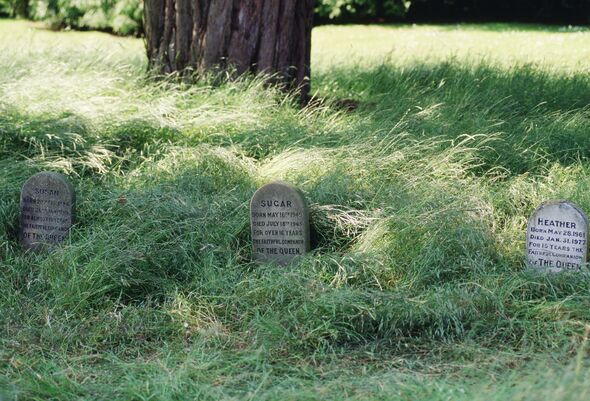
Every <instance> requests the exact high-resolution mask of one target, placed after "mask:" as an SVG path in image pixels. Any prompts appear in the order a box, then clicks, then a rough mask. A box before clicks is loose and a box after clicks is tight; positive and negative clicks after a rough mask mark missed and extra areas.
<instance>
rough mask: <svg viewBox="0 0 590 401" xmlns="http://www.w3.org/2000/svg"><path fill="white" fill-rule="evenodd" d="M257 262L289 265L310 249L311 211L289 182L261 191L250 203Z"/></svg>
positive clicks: (276, 183) (273, 185) (279, 182)
mask: <svg viewBox="0 0 590 401" xmlns="http://www.w3.org/2000/svg"><path fill="white" fill-rule="evenodd" d="M250 222H251V229H252V246H253V250H254V258H255V259H256V260H258V261H262V262H275V263H277V264H280V265H288V264H289V263H291V262H292V261H293V260H294V259H297V258H298V257H301V256H303V255H305V253H307V252H308V251H309V249H310V242H309V210H308V207H307V203H306V202H305V198H304V196H303V194H302V193H301V192H300V191H299V190H298V189H297V188H295V187H293V186H292V185H290V184H287V183H286V182H281V181H277V182H273V183H270V184H267V185H265V186H263V187H262V188H260V189H258V191H256V193H255V194H254V196H253V197H252V201H251V202H250Z"/></svg>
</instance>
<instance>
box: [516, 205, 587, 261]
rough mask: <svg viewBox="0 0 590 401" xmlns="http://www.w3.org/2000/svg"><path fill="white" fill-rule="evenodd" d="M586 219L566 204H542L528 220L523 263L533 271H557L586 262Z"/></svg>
mask: <svg viewBox="0 0 590 401" xmlns="http://www.w3.org/2000/svg"><path fill="white" fill-rule="evenodd" d="M587 241H588V217H587V216H586V215H585V214H584V212H583V211H582V210H581V209H580V208H579V207H578V206H576V205H575V204H573V203H572V202H568V201H550V202H545V203H543V204H542V205H541V206H539V208H538V209H537V210H535V212H534V213H533V215H532V216H531V217H530V219H529V222H528V228H527V241H526V252H527V260H528V263H529V264H530V265H532V266H533V267H535V268H538V269H543V270H548V271H551V272H560V271H562V270H578V269H579V268H580V267H581V266H582V265H584V264H585V263H586V256H587V249H588V242H587Z"/></svg>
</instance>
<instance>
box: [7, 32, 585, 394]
mask: <svg viewBox="0 0 590 401" xmlns="http://www.w3.org/2000/svg"><path fill="white" fill-rule="evenodd" d="M314 35H315V39H314V40H315V42H314V58H313V63H314V65H313V70H314V74H315V75H314V88H315V91H316V96H318V97H319V98H322V99H323V101H322V102H315V103H313V104H312V105H311V106H309V107H308V108H305V109H299V108H298V107H296V106H295V105H294V102H293V101H292V99H290V98H289V97H286V96H284V95H283V94H281V93H279V92H277V91H275V90H273V89H272V88H267V87H266V86H265V85H264V82H263V80H262V79H252V78H244V79H241V80H238V81H235V82H229V83H228V82H219V80H218V79H216V78H215V77H210V78H208V79H204V80H203V81H201V82H200V83H199V84H197V85H187V84H183V83H180V82H176V81H174V80H169V81H165V82H151V81H150V80H149V79H147V78H146V76H145V74H144V69H145V65H144V64H145V60H144V58H143V49H142V44H141V42H140V41H137V40H134V39H128V38H113V37H109V36H106V35H102V34H97V33H52V32H46V31H43V30H39V29H37V28H36V27H34V26H32V25H28V24H24V23H19V22H6V21H2V22H0V38H1V39H0V54H2V56H1V57H0V71H2V74H0V94H1V97H0V167H1V169H0V170H1V171H2V174H0V194H1V196H0V316H2V319H1V321H0V323H1V324H0V372H2V374H1V375H0V398H2V397H4V394H6V396H5V398H7V399H11V398H10V397H12V398H19V399H60V400H64V399H105V400H106V399H109V400H112V399H125V400H130V399H137V400H139V399H162V400H164V399H166V400H168V399H187V398H194V399H297V400H302V399H342V398H350V399H407V400H414V399H416V400H418V399H420V400H423V399H433V400H438V399H441V400H442V399H449V398H452V399H466V400H467V399H482V400H483V399H486V400H487V399H498V400H500V399H507V398H519V397H520V398H519V399H529V398H530V399H539V398H548V399H549V398H550V399H563V400H566V399H567V400H570V399H571V400H574V399H575V400H578V399H579V400H583V399H586V398H587V396H588V390H587V388H588V383H589V378H588V365H587V358H586V352H587V349H586V337H587V333H588V327H589V326H588V323H589V322H590V298H589V296H588V294H589V291H590V280H589V276H588V275H587V273H586V272H584V273H581V274H571V273H570V274H561V275H549V276H547V275H540V274H536V273H533V272H531V271H529V270H527V269H525V266H524V264H523V255H524V233H525V230H526V219H527V217H528V216H529V215H530V213H531V212H532V211H533V210H534V209H535V207H536V206H537V205H538V204H539V203H540V202H542V201H544V200H547V199H552V198H567V199H570V200H572V201H574V202H576V203H577V204H579V205H580V206H581V207H582V208H583V209H585V210H586V211H590V191H589V190H588V189H589V186H590V170H589V166H590V164H589V160H588V159H589V157H590V153H589V150H588V149H590V146H589V145H590V143H589V142H588V141H589V139H588V136H587V135H586V133H587V132H588V129H589V128H590V109H589V106H588V105H589V104H590V90H589V89H590V78H588V77H589V75H588V72H589V71H588V68H587V64H584V60H587V56H588V55H589V53H590V46H588V37H589V36H590V32H587V31H583V30H582V31H575V32H570V31H567V30H566V31H563V32H561V31H558V30H541V29H538V27H519V26H500V27H499V26H496V25H490V26H481V27H478V26H460V27H429V26H425V27H387V28H385V27H379V28H369V27H334V28H331V27H322V28H319V29H317V30H316V31H315V32H314ZM508 38H509V39H510V41H509V42H508V43H506V40H507V39H508ZM525 43H535V46H534V47H533V48H531V47H527V48H525V50H524V51H521V50H520V49H522V46H523V44H525ZM500 44H501V45H500ZM519 46H520V47H519ZM488 51H491V52H490V53H488V54H487V55H486V56H485V57H483V56H482V53H484V52H488ZM387 52H389V54H387ZM346 98H352V99H355V100H357V101H359V102H360V103H359V104H360V106H359V108H358V109H357V110H355V111H354V112H346V111H343V110H341V109H339V108H338V107H337V103H338V102H339V101H341V100H342V99H346ZM42 170H52V171H59V172H62V173H64V174H66V175H68V177H69V179H70V181H71V182H72V183H73V184H74V186H75V188H76V191H77V198H78V205H77V215H78V220H77V224H76V227H75V230H74V232H73V234H72V235H71V237H70V238H69V240H68V242H67V243H66V244H65V245H64V246H63V247H60V248H59V249H58V250H56V251H55V252H53V253H51V254H29V253H25V252H23V251H22V250H21V249H20V247H19V245H18V241H17V234H16V233H17V229H18V199H19V191H20V187H21V185H22V183H23V182H24V181H25V180H26V178H28V177H29V176H30V175H31V174H33V173H35V172H38V171H42ZM274 179H284V180H287V181H290V182H292V183H293V184H295V185H297V186H299V187H300V188H301V189H302V190H303V191H304V193H305V194H306V196H307V198H308V200H309V202H310V204H311V217H312V221H311V224H312V231H313V242H314V251H313V252H312V253H311V254H310V255H309V256H308V257H306V258H305V259H304V260H303V261H302V263H301V264H300V265H298V266H297V267H296V268H289V269H284V268H278V267H273V266H267V265H257V264H254V263H252V262H251V261H250V259H251V258H250V257H251V249H250V239H249V235H250V234H249V221H248V201H249V199H250V197H251V196H252V194H253V193H254V191H255V190H256V188H258V187H259V186H260V185H262V184H263V183H266V182H268V181H271V180H274ZM495 386H497V387H498V389H495V388H494V387H495ZM527 397H528V398H527Z"/></svg>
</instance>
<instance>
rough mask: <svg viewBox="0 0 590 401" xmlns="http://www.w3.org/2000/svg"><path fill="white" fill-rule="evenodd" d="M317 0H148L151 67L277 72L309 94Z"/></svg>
mask: <svg viewBox="0 0 590 401" xmlns="http://www.w3.org/2000/svg"><path fill="white" fill-rule="evenodd" d="M313 3H314V2H313V0H145V7H144V8H145V33H146V47H147V54H148V60H149V67H150V69H152V70H154V71H156V72H159V73H165V74H166V73H171V72H175V71H179V72H193V71H194V72H197V73H202V72H204V71H209V70H218V69H222V70H223V69H228V68H231V69H232V70H233V71H235V72H236V73H238V74H243V73H247V72H251V73H260V72H263V73H267V74H273V76H274V78H273V81H274V82H277V83H280V84H282V85H284V88H285V89H287V90H293V89H296V90H298V91H299V93H300V95H301V99H302V101H304V102H305V101H306V100H307V97H308V94H309V74H310V69H309V62H310V49H311V26H312V17H313Z"/></svg>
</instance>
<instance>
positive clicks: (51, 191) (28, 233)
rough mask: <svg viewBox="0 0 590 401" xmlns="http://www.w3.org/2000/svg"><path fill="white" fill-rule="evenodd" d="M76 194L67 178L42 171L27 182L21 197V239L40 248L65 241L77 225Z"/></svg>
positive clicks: (32, 246) (31, 245) (33, 248)
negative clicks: (72, 228)
mask: <svg viewBox="0 0 590 401" xmlns="http://www.w3.org/2000/svg"><path fill="white" fill-rule="evenodd" d="M75 202H76V194H75V193H74V188H73V187H72V186H71V185H70V183H69V182H68V181H67V180H66V178H65V177H64V176H63V175H61V174H58V173H52V172H41V173H38V174H35V175H34V176H32V177H31V178H29V179H28V180H27V182H25V184H24V185H23V188H22V191H21V197H20V241H21V244H22V246H23V247H24V248H26V249H32V250H37V249H39V248H42V247H45V246H51V245H55V244H58V243H60V242H62V241H64V240H65V239H66V238H67V236H68V234H69V231H70V228H71V226H72V224H74V206H75Z"/></svg>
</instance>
